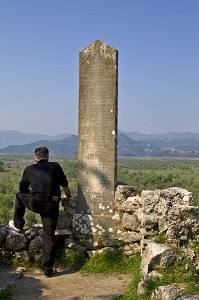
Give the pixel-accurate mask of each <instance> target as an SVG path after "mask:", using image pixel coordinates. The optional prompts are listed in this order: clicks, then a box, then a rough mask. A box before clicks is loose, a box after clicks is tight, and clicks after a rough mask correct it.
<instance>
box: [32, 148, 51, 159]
mask: <svg viewBox="0 0 199 300" xmlns="http://www.w3.org/2000/svg"><path fill="white" fill-rule="evenodd" d="M48 155H49V150H48V148H47V147H39V148H36V149H35V156H36V158H37V159H42V158H44V159H46V158H47V157H48Z"/></svg>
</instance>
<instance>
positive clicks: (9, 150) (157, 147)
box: [0, 132, 199, 157]
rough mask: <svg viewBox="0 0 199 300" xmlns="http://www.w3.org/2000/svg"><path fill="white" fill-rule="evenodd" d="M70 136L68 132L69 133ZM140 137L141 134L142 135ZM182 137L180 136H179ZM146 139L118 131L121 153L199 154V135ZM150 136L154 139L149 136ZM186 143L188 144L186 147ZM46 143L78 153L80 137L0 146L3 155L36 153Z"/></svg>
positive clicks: (58, 150)
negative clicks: (131, 136)
mask: <svg viewBox="0 0 199 300" xmlns="http://www.w3.org/2000/svg"><path fill="white" fill-rule="evenodd" d="M66 135H67V134H66ZM140 137H141V136H140ZM180 137H181V138H180ZM143 138H144V140H133V139H132V138H130V137H129V136H128V135H127V134H124V133H121V132H120V133H119V134H118V147H117V153H118V156H131V157H199V140H198V137H197V135H196V136H194V134H193V136H187V135H186V134H184V135H182V134H181V135H180V134H179V135H178V134H176V135H173V138H172V136H171V135H170V138H168V136H167V137H161V139H160V138H159V139H158V138H154V135H153V136H152V137H149V136H148V137H147V138H146V135H144V136H143ZM150 138H151V139H150ZM184 144H185V145H186V146H184ZM44 145H45V146H47V147H48V148H49V150H50V153H51V154H54V155H66V156H77V151H78V136H77V135H69V136H67V137H65V138H64V139H57V140H47V139H41V140H37V141H35V142H33V143H26V144H24V145H10V146H7V147H3V148H1V149H0V153H2V154H31V155H32V154H33V153H34V149H35V148H37V147H41V146H44Z"/></svg>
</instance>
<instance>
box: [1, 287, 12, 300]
mask: <svg viewBox="0 0 199 300" xmlns="http://www.w3.org/2000/svg"><path fill="white" fill-rule="evenodd" d="M0 299H3V300H11V299H12V294H11V291H10V290H9V289H8V288H7V289H5V290H3V291H0Z"/></svg>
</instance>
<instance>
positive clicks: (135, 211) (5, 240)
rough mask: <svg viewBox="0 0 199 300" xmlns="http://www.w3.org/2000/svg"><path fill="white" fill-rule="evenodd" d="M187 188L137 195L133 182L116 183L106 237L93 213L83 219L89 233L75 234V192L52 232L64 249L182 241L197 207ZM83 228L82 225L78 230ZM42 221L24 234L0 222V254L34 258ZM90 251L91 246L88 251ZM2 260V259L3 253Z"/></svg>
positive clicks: (193, 232)
mask: <svg viewBox="0 0 199 300" xmlns="http://www.w3.org/2000/svg"><path fill="white" fill-rule="evenodd" d="M192 200H193V199H192V193H190V192H189V191H187V190H185V189H181V188H177V187H173V188H169V189H165V190H153V191H148V190H144V191H142V193H141V195H136V194H135V192H134V189H133V187H131V186H127V185H119V186H117V188H116V193H115V214H114V215H113V217H112V218H113V220H114V223H115V232H113V235H112V239H110V238H108V237H106V236H105V235H104V233H103V228H101V226H98V224H94V222H92V217H91V216H90V218H89V219H88V220H87V219H86V220H82V228H86V226H87V225H86V224H87V223H88V222H89V227H90V229H89V230H90V234H89V235H88V234H87V233H86V234H85V235H84V234H83V233H81V234H80V235H78V236H77V235H75V234H74V230H73V228H74V226H75V223H74V219H73V216H74V214H75V213H76V205H77V201H78V199H77V197H74V198H71V199H70V200H69V201H66V202H64V203H63V204H62V205H63V210H60V212H59V219H58V224H57V230H56V238H57V240H59V241H60V239H62V240H63V243H64V244H65V247H66V253H69V252H70V251H69V250H70V249H75V250H77V251H78V252H80V253H86V252H87V251H90V250H99V249H102V248H105V247H114V248H116V249H118V248H119V249H120V250H122V251H124V253H125V254H126V255H129V256H132V255H134V254H135V253H137V252H141V253H142V252H143V250H144V249H145V248H146V246H147V245H148V244H149V243H150V242H153V241H156V239H159V238H162V239H164V240H165V242H166V244H167V245H169V246H171V247H176V246H180V247H182V246H187V245H189V244H190V243H191V242H192V240H193V239H198V235H199V222H198V221H199V210H198V207H194V206H192ZM82 232H84V231H82ZM41 236H42V226H41V225H36V226H33V227H32V228H30V229H27V230H25V234H24V235H21V234H17V233H13V232H12V231H10V230H9V228H8V227H7V226H5V225H0V247H1V260H2V259H3V258H2V257H4V258H6V257H8V256H9V255H8V252H15V253H17V255H18V256H19V257H23V258H26V259H32V260H38V259H40V255H41V244H42V239H41ZM89 253H90V252H89ZM3 260H4V259H3Z"/></svg>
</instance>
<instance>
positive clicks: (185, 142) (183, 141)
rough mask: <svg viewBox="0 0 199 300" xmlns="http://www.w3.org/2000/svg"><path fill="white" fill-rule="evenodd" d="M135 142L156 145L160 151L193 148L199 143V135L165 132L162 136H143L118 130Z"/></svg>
mask: <svg viewBox="0 0 199 300" xmlns="http://www.w3.org/2000/svg"><path fill="white" fill-rule="evenodd" d="M119 132H120V133H123V134H125V135H127V136H128V137H130V138H131V139H133V140H135V141H142V142H144V143H148V142H150V143H152V144H156V145H157V146H158V147H160V148H161V149H170V148H172V147H179V148H181V147H182V148H191V149H192V148H194V145H195V143H199V133H193V132H181V133H179V132H167V133H162V134H144V133H139V132H137V131H133V132H125V131H122V130H119Z"/></svg>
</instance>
